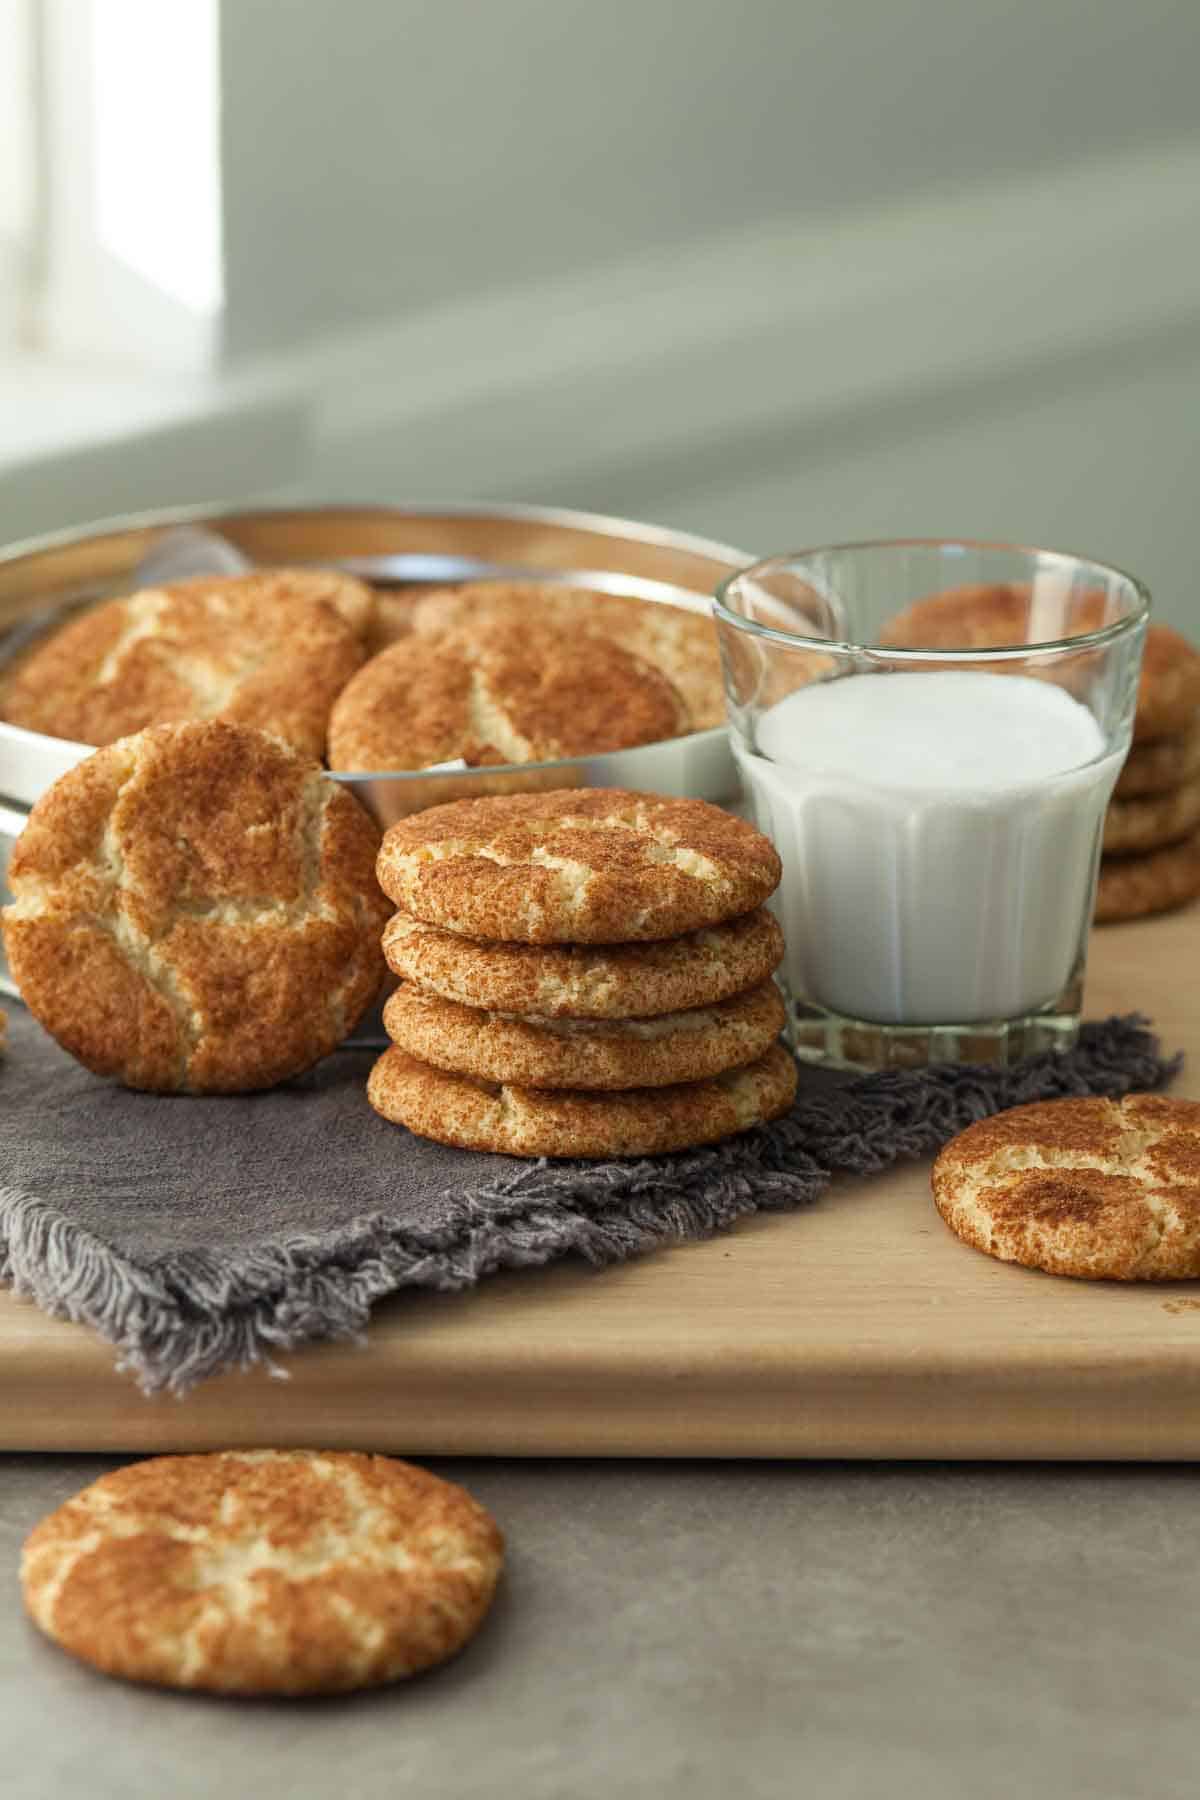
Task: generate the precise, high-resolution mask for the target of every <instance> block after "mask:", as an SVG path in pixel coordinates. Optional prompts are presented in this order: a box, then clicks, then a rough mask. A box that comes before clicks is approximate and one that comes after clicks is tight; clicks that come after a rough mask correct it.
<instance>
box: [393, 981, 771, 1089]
mask: <svg viewBox="0 0 1200 1800" xmlns="http://www.w3.org/2000/svg"><path fill="white" fill-rule="evenodd" d="M784 1017H785V1014H784V1005H783V999H782V996H781V995H780V992H779V989H778V988H777V987H776V986H775V983H774V982H773V981H764V982H761V983H760V984H759V986H758V987H756V988H752V989H751V990H750V992H749V993H746V994H735V995H733V996H732V997H731V998H730V999H728V1000H720V1001H718V1002H717V1003H716V1004H715V1005H713V1006H698V1007H695V1008H694V1009H692V1010H690V1011H688V1012H675V1013H661V1014H660V1015H659V1016H658V1018H654V1019H651V1018H646V1019H562V1018H559V1019H536V1018H521V1017H517V1016H515V1015H513V1014H511V1013H500V1012H481V1011H480V1010H479V1009H478V1008H476V1007H473V1006H460V1005H459V1003H458V1002H457V1001H456V1000H443V999H442V998H441V996H440V995H438V994H429V993H426V992H425V991H424V990H423V989H421V988H419V987H415V986H414V985H413V984H412V983H411V982H406V983H405V984H404V986H403V987H401V988H399V989H397V991H396V993H394V994H393V995H392V996H391V998H390V999H389V1001H388V1003H387V1005H386V1006H385V1007H384V1009H383V1024H384V1029H385V1030H386V1032H387V1034H388V1036H389V1037H390V1038H391V1040H392V1042H393V1043H394V1044H398V1045H399V1047H400V1048H401V1049H402V1050H405V1051H407V1052H408V1054H409V1055H410V1056H414V1057H416V1058H417V1059H418V1060H419V1061H421V1062H427V1063H432V1064H433V1065H434V1066H435V1067H436V1068H439V1069H448V1070H450V1071H451V1073H453V1074H458V1075H475V1076H478V1077H479V1078H480V1079H481V1080H483V1081H505V1082H512V1083H516V1084H517V1085H519V1086H523V1087H547V1088H609V1089H611V1088H639V1087H666V1086H668V1085H670V1084H671V1083H674V1082H679V1081H702V1080H704V1079H705V1078H706V1077H708V1076H709V1075H719V1074H722V1073H723V1072H724V1071H725V1070H726V1069H737V1068H741V1067H743V1066H744V1065H745V1064H746V1063H751V1062H755V1061H756V1060H757V1059H758V1058H759V1057H760V1056H762V1055H763V1053H764V1051H766V1050H767V1049H768V1048H769V1047H770V1046H771V1044H773V1043H774V1041H775V1039H776V1038H777V1037H778V1036H779V1033H780V1032H781V1031H782V1030H783V1023H784Z"/></svg>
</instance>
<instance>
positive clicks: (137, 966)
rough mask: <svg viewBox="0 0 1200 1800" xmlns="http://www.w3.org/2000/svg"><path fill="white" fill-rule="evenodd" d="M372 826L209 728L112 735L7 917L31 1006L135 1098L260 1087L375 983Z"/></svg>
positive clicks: (64, 783)
mask: <svg viewBox="0 0 1200 1800" xmlns="http://www.w3.org/2000/svg"><path fill="white" fill-rule="evenodd" d="M378 843H379V834H378V830H377V828H376V826H375V825H374V823H373V822H372V820H371V819H369V818H368V817H367V815H366V813H365V812H363V810H362V809H361V808H360V807H359V805H358V803H357V802H356V801H355V800H354V799H353V798H352V797H351V796H350V794H349V793H347V791H346V790H345V789H344V788H341V787H339V786H338V785H337V784H336V783H335V782H333V781H331V780H330V779H329V777H328V776H326V775H325V774H324V773H323V771H322V770H321V769H320V768H319V767H318V765H317V764H316V763H313V762H310V761H308V760H307V759H306V758H304V757H302V756H299V755H298V754H297V753H296V752H295V751H294V750H290V749H289V748H288V747H287V746H286V745H284V744H281V743H279V742H278V741H277V740H276V739H274V738H271V737H267V736H266V735H265V734H264V733H262V732H259V731H251V730H248V729H247V728H246V727H244V726H240V725H229V724H225V723H223V722H221V721H218V720H208V721H204V722H197V723H191V724H183V725H160V726H156V727H154V728H153V729H152V730H149V731H144V732H141V733H140V734H139V735H137V736H135V737H131V738H123V739H121V740H120V741H119V742H118V743H116V744H111V745H109V746H108V747H107V748H105V749H103V750H99V751H97V752H96V754H95V755H94V756H90V757H89V758H88V759H87V760H86V761H85V762H82V763H80V764H78V765H77V766H76V767H75V768H73V769H71V770H70V771H68V773H67V774H65V775H63V776H62V777H61V778H60V779H59V780H58V781H56V782H55V784H54V786H53V787H52V788H50V789H49V790H48V792H47V793H45V794H44V795H43V796H42V798H41V799H40V800H39V801H38V803H37V805H36V806H35V807H34V809H33V811H32V813H31V814H30V816H29V819H28V822H27V823H26V825H25V829H24V830H23V831H22V833H21V836H20V838H19V839H18V841H17V845H16V848H15V849H14V851H13V855H12V859H11V861H10V863H9V867H8V882H9V886H10V888H11V889H12V892H13V894H14V896H15V903H14V904H13V905H11V906H9V907H7V908H5V910H4V913H3V914H2V915H0V918H2V922H3V928H4V941H5V948H6V950H7V952H8V960H9V966H10V968H11V970H12V973H13V976H14V979H15V980H16V982H17V985H18V987H19V988H20V990H21V995H22V998H23V999H24V1000H25V1002H26V1004H27V1005H28V1007H29V1009H30V1011H31V1012H32V1013H33V1014H34V1016H35V1017H36V1018H37V1019H39V1020H40V1022H41V1023H42V1025H44V1026H45V1028H46V1029H47V1030H48V1031H49V1032H50V1033H51V1034H52V1036H54V1037H55V1038H57V1039H58V1041H59V1043H60V1044H62V1045H63V1047H64V1049H66V1050H69V1051H70V1053H71V1054H72V1055H73V1056H75V1057H77V1058H78V1060H79V1061H80V1062H82V1063H84V1064H86V1066H87V1067H88V1068H89V1069H93V1070H95V1071H96V1073H97V1074H100V1075H112V1076H116V1077H117V1079H118V1080H120V1081H123V1082H125V1083H126V1085H128V1086H130V1087H137V1088H149V1089H154V1090H161V1091H178V1092H184V1093H222V1092H233V1091H238V1090H242V1089H250V1088H262V1087H270V1086H271V1085H273V1084H274V1083H275V1082H278V1081H282V1080H284V1079H285V1078H286V1077H288V1076H290V1075H295V1074H298V1073H299V1072H300V1070H302V1069H306V1068H308V1067H309V1066H310V1065H311V1064H312V1063H315V1062H317V1061H318V1060H319V1058H321V1057H322V1056H324V1055H326V1054H327V1053H328V1052H329V1051H330V1050H332V1049H334V1048H335V1047H336V1045H337V1044H338V1043H340V1041H341V1039H342V1037H343V1036H344V1035H345V1033H346V1032H347V1031H349V1030H351V1029H352V1027H353V1026H354V1025H355V1023H356V1022H357V1020H358V1019H359V1017H360V1016H361V1014H362V1013H363V1012H364V1011H365V1009H366V1007H367V1006H368V1005H369V1003H370V1001H371V1000H372V998H373V997H374V995H375V992H376V990H377V988H378V986H379V983H380V979H381V977H382V974H383V971H384V964H383V957H382V952H381V950H380V946H379V937H380V933H381V932H382V930H383V926H384V922H385V920H386V918H387V916H388V913H389V910H390V909H389V908H388V905H387V903H386V901H385V900H384V898H383V896H382V894H380V893H379V890H378V888H377V887H376V885H375V881H374V876H373V867H374V861H375V855H376V851H377V848H378Z"/></svg>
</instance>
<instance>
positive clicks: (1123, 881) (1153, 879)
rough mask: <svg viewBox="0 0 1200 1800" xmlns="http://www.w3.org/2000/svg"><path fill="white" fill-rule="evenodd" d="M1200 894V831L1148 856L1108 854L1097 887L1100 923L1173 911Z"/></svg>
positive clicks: (1102, 860)
mask: <svg viewBox="0 0 1200 1800" xmlns="http://www.w3.org/2000/svg"><path fill="white" fill-rule="evenodd" d="M1197 895H1200V831H1198V832H1193V834H1192V836H1191V837H1189V838H1184V839H1183V841H1182V842H1181V843H1178V844H1170V845H1168V847H1167V848H1166V849H1165V850H1151V851H1148V852H1147V853H1146V854H1145V855H1144V856H1105V857H1102V858H1101V861H1100V880H1099V882H1098V884H1097V888H1096V923H1097V924H1098V925H1110V924H1115V923H1116V922H1117V921H1118V920H1120V919H1141V918H1145V917H1146V916H1148V915H1149V914H1151V913H1161V912H1170V911H1172V910H1173V908H1175V907H1177V906H1186V905H1187V903H1188V901H1189V900H1194V899H1195V898H1196V896H1197Z"/></svg>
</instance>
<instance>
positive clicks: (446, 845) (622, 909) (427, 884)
mask: <svg viewBox="0 0 1200 1800" xmlns="http://www.w3.org/2000/svg"><path fill="white" fill-rule="evenodd" d="M779 874H780V865H779V857H778V855H777V854H776V851H775V849H774V846H773V845H772V844H771V843H770V842H769V840H768V839H767V838H765V837H764V836H763V835H762V833H761V832H759V831H756V830H755V829H754V827H753V826H752V825H747V824H746V823H745V822H744V821H743V820H741V819H735V818H734V817H733V816H732V814H730V813H726V812H722V811H721V810H720V809H719V808H718V807H715V806H711V805H709V803H708V802H707V801H705V800H666V799H662V798H661V797H660V796H658V795H655V794H636V793H629V792H627V791H626V790H625V789H622V788H574V789H569V790H567V791H565V792H558V793H552V794H513V795H501V796H489V797H487V798H484V799H479V800H456V801H451V802H450V804H449V805H447V806H434V807H430V808H429V810H428V811H427V812H423V813H415V814H413V816H412V817H411V818H408V819H402V820H401V821H400V823H399V824H397V825H393V826H392V827H391V829H390V830H389V831H388V832H387V833H386V834H385V836H384V840H383V846H382V848H381V850H380V852H379V864H378V875H379V882H380V886H381V887H382V888H383V890H384V892H385V893H386V894H388V895H389V896H390V897H391V899H393V900H394V901H395V902H396V904H397V906H400V907H403V908H404V910H405V911H406V912H409V913H411V914H412V915H413V917H414V918H418V919H421V920H423V921H424V922H425V923H426V924H429V925H438V926H441V927H443V928H444V929H445V930H447V931H457V932H461V933H462V934H463V935H464V936H466V937H474V938H482V939H485V940H487V941H492V940H495V939H501V940H508V941H509V942H517V943H532V944H554V943H559V944H563V943H587V944H620V943H634V942H639V941H641V940H643V939H653V938H670V937H679V936H681V935H682V934H683V933H684V932H688V931H697V930H699V929H700V928H701V927H702V926H705V925H716V924H720V923H721V922H722V921H723V920H725V919H732V918H736V917H737V916H738V915H739V914H740V913H744V912H748V911H749V910H750V908H751V907H754V906H758V905H761V903H762V901H763V900H765V899H766V897H767V895H768V894H770V893H773V892H774V890H775V888H776V887H777V886H778V883H779Z"/></svg>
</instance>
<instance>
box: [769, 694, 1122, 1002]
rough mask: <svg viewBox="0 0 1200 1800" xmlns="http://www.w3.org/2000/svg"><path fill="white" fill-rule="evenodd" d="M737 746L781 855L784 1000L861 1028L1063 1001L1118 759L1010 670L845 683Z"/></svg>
mask: <svg viewBox="0 0 1200 1800" xmlns="http://www.w3.org/2000/svg"><path fill="white" fill-rule="evenodd" d="M756 742H757V748H758V752H759V753H758V754H751V753H749V752H747V750H746V749H745V748H744V747H743V746H742V745H740V744H739V743H738V742H737V739H736V734H735V742H734V748H735V752H736V754H737V757H738V762H739V765H740V767H741V771H742V776H743V781H744V784H745V788H746V793H747V798H748V799H749V801H750V802H751V806H752V809H753V811H754V814H755V817H756V819H757V822H758V824H759V826H760V827H761V829H762V830H764V831H765V832H767V834H768V835H769V836H770V837H771V838H773V839H774V841H775V844H776V846H777V848H778V850H779V853H780V856H781V857H782V859H783V871H784V872H783V882H782V885H781V887H780V891H779V894H778V896H777V899H776V906H777V910H778V912H779V916H780V922H781V924H782V926H783V929H784V932H785V934H786V937H787V946H788V948H787V960H786V962H785V965H784V968H785V973H786V976H787V981H788V986H789V988H790V990H791V994H792V997H793V999H807V1000H812V1001H815V1002H817V1004H818V1005H820V1006H822V1007H824V1008H826V1009H827V1010H829V1011H831V1012H834V1013H839V1014H841V1015H843V1016H844V1017H848V1018H851V1019H862V1020H869V1021H873V1022H877V1023H880V1024H908V1025H937V1024H967V1023H972V1022H980V1021H984V1020H999V1019H1014V1018H1017V1017H1020V1016H1022V1015H1024V1014H1027V1013H1031V1012H1035V1011H1036V1010H1037V1009H1038V1008H1040V1007H1044V1006H1046V1005H1047V1004H1048V1003H1051V1002H1053V1001H1054V1000H1056V999H1057V998H1058V996H1059V995H1060V994H1061V993H1062V992H1063V990H1064V988H1065V987H1066V985H1067V983H1068V980H1069V978H1070V977H1071V974H1072V972H1073V970H1074V968H1075V966H1076V963H1077V961H1078V958H1079V953H1080V947H1081V942H1082V938H1083V934H1084V932H1085V931H1086V929H1087V924H1088V921H1089V917H1090V911H1091V904H1092V890H1093V883H1094V880H1095V871H1096V863H1097V858H1098V855H1099V845H1100V835H1101V830H1102V821H1103V816H1104V809H1105V807H1106V806H1107V804H1108V799H1109V796H1110V794H1111V792H1112V788H1113V784H1114V782H1115V781H1116V778H1117V774H1118V772H1119V769H1120V766H1121V760H1122V755H1123V752H1121V751H1117V752H1110V753H1107V754H1106V752H1105V739H1104V736H1103V733H1102V732H1101V729H1100V727H1099V726H1098V725H1097V723H1096V721H1095V719H1094V718H1093V717H1092V714H1091V713H1090V712H1089V711H1088V709H1087V708H1086V707H1085V706H1083V705H1081V704H1080V703H1079V702H1078V701H1077V700H1075V699H1073V698H1072V696H1071V695H1070V694H1068V693H1067V692H1066V691H1065V690H1064V689H1063V688H1061V687H1058V686H1056V685H1054V684H1053V683H1051V682H1048V681H1039V680H1036V679H1034V678H1033V677H1031V676H1025V675H997V674H983V673H977V672H975V671H967V670H944V671H938V672H924V671H920V672H914V673H912V674H907V673H905V674H893V673H883V674H868V675H849V676H845V677H843V678H841V679H838V680H834V681H825V682H819V683H815V684H813V685H811V686H808V687H804V688H801V689H799V690H798V691H797V692H795V693H792V694H789V695H788V696H787V698H786V699H784V700H781V701H780V702H779V703H778V704H777V705H775V706H773V707H771V708H770V709H769V710H767V711H766V712H765V713H763V714H762V715H761V717H760V718H759V720H758V728H757V737H756Z"/></svg>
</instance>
